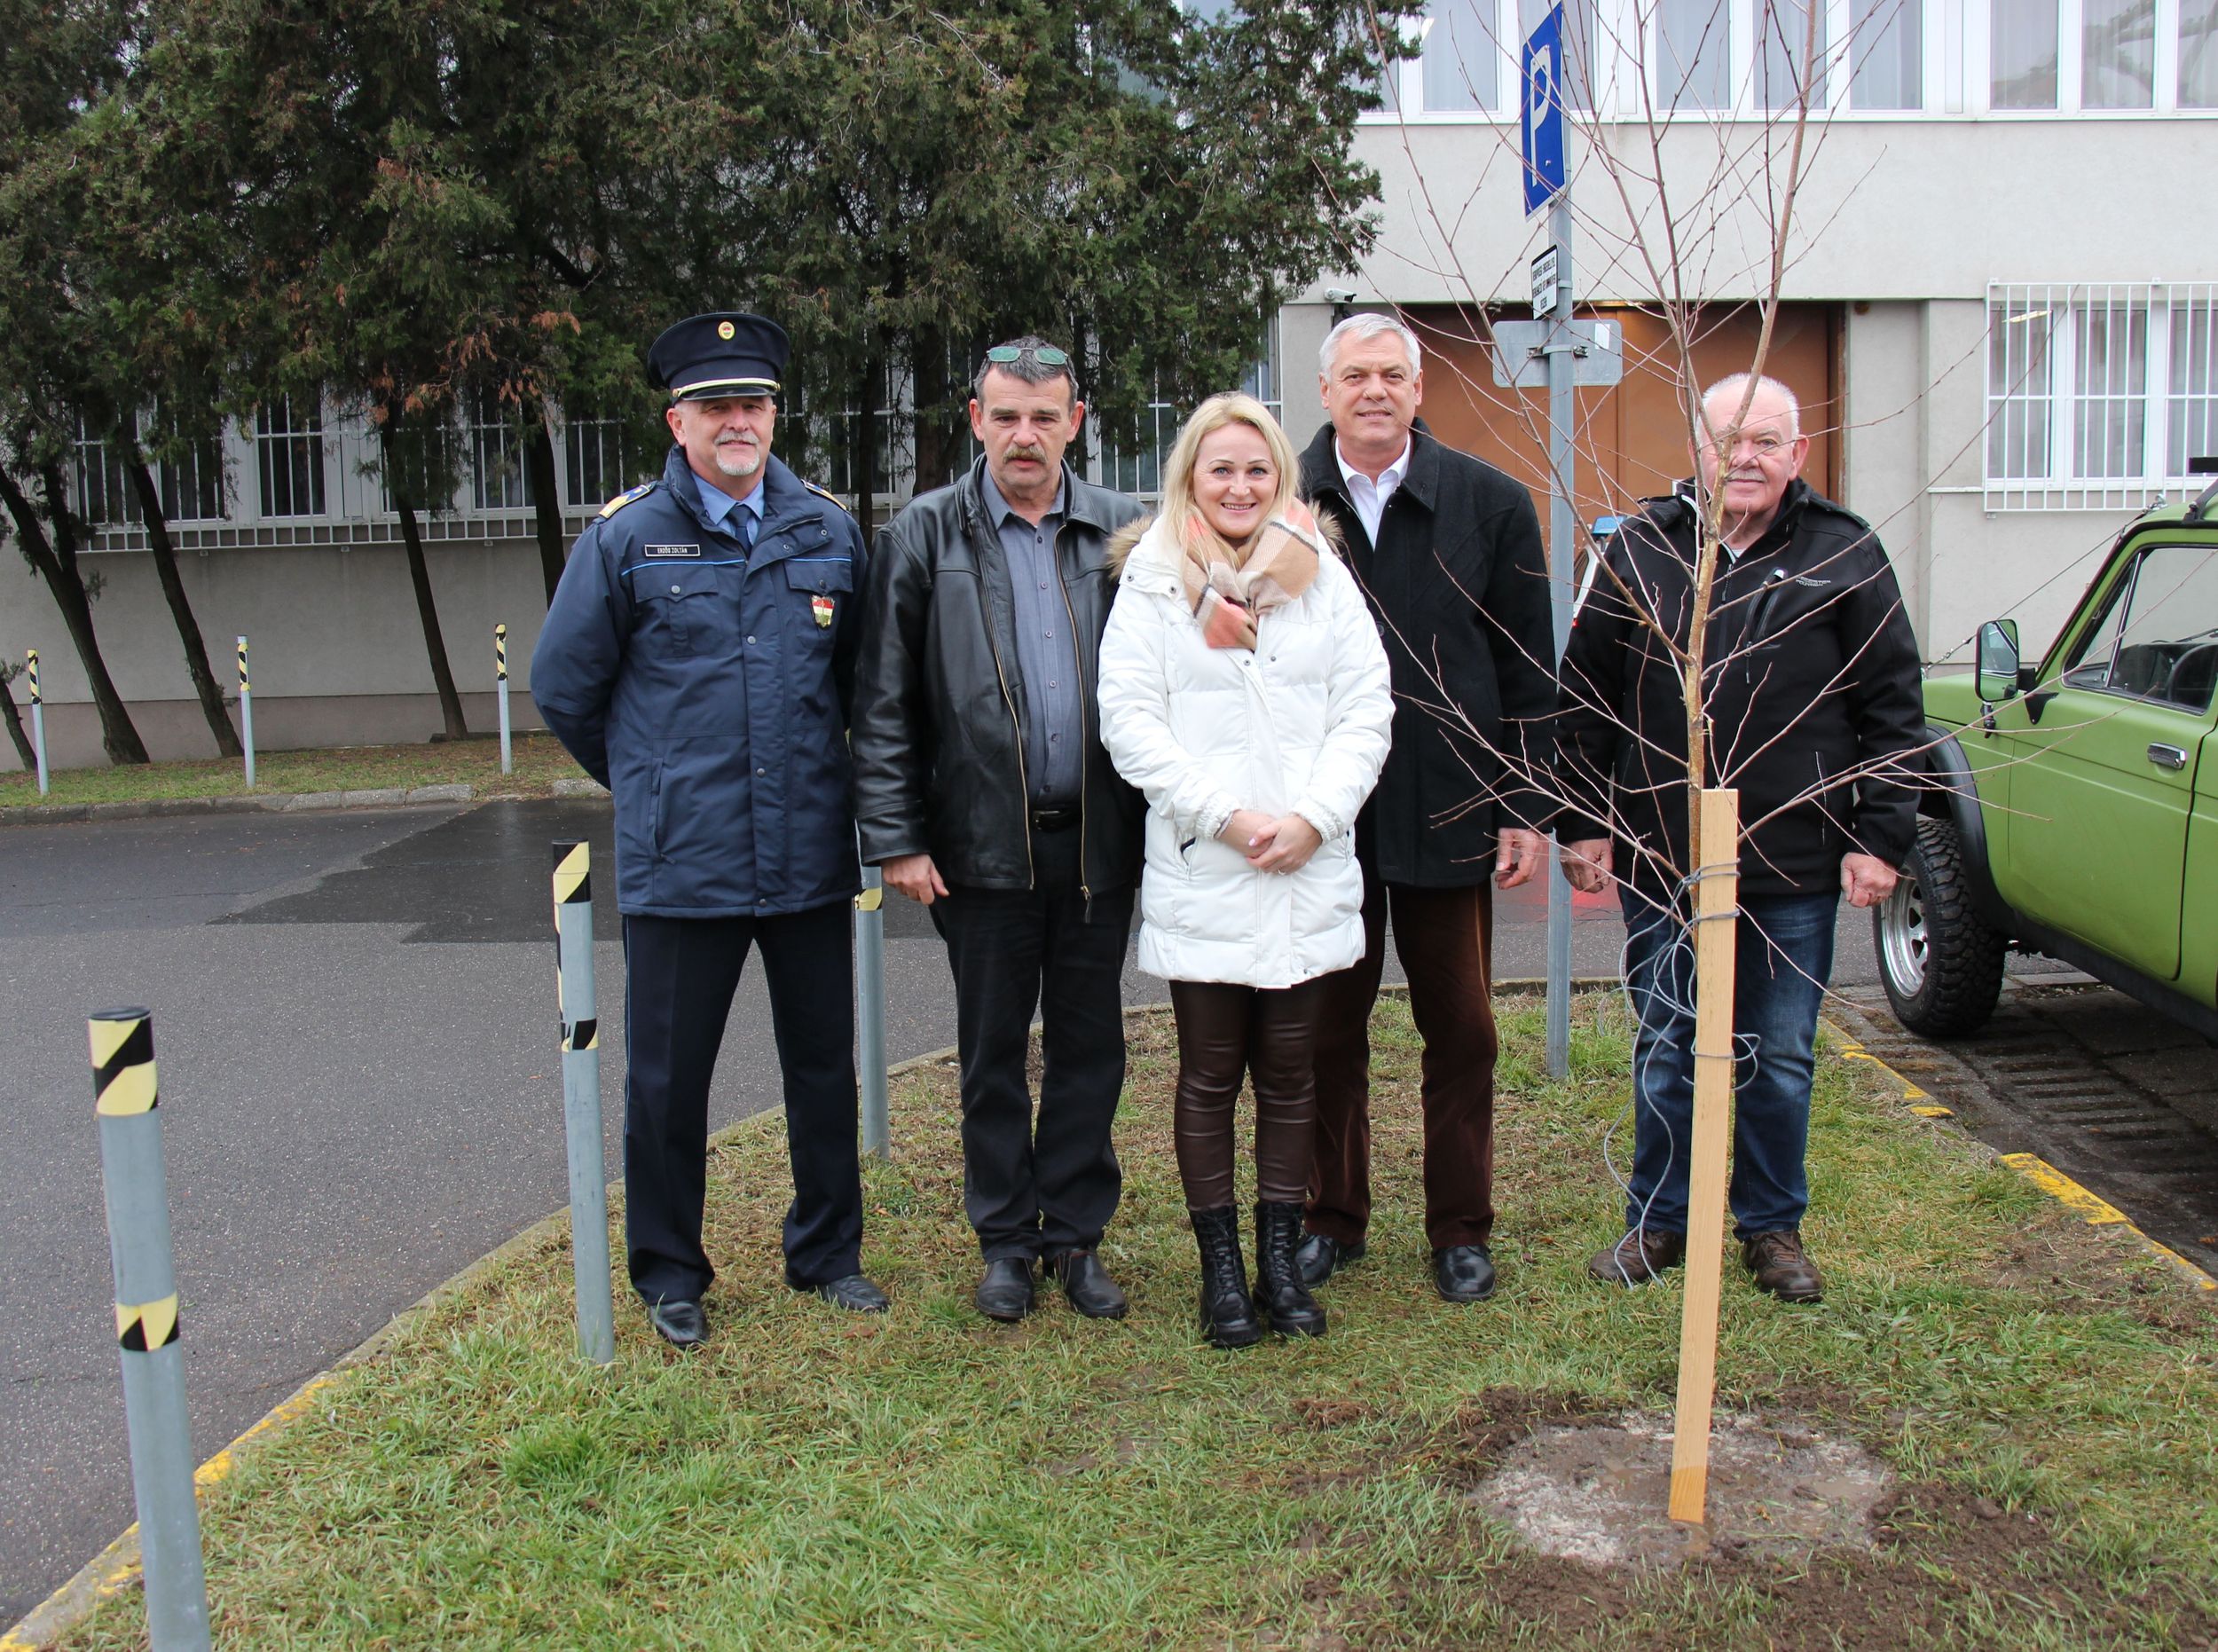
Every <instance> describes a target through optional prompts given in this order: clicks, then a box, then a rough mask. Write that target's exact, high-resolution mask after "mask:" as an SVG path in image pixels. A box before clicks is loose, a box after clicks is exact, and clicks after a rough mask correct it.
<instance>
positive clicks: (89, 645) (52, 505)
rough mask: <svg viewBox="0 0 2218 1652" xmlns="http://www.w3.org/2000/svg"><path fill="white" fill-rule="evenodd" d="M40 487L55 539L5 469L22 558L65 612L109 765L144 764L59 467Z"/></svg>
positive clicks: (3, 490) (2, 494) (46, 473)
mask: <svg viewBox="0 0 2218 1652" xmlns="http://www.w3.org/2000/svg"><path fill="white" fill-rule="evenodd" d="M39 483H40V486H41V488H42V489H43V492H45V495H46V506H47V511H48V514H49V516H50V519H51V521H52V523H53V524H54V531H53V535H52V537H51V539H49V537H48V536H47V532H46V530H45V529H44V528H43V526H41V525H40V523H39V516H38V513H37V512H36V511H35V510H34V509H33V508H32V507H31V501H30V500H29V499H28V497H27V496H26V495H25V493H24V492H23V491H22V489H20V488H19V487H17V486H16V484H15V478H14V477H12V476H9V475H8V474H7V472H6V471H4V470H0V500H4V501H5V503H6V505H7V507H8V514H9V515H11V516H12V517H14V518H15V530H16V536H17V538H18V539H20V541H21V543H22V547H23V555H25V556H26V557H27V558H28V559H29V561H30V564H31V566H32V567H33V568H34V569H35V570H37V572H38V576H39V578H42V579H43V580H45V581H46V588H47V590H48V591H50V592H51V593H52V594H53V598H54V606H55V607H56V608H58V609H59V610H61V623H62V625H64V626H65V627H66V628H67V630H68V633H69V641H71V643H72V644H74V645H75V648H76V650H77V658H78V659H79V660H80V661H81V662H82V663H83V665H84V674H85V681H86V682H87V684H88V685H90V688H91V689H92V705H93V709H94V710H95V711H97V712H99V714H100V749H101V750H102V751H105V752H106V753H107V759H108V761H109V762H111V763H114V764H115V765H117V766H118V767H121V766H122V765H123V764H126V763H144V762H145V761H146V742H145V741H143V740H141V739H140V738H139V737H138V728H135V727H134V726H133V725H132V723H131V714H130V712H128V711H127V710H125V709H124V706H123V696H122V695H121V694H119V693H117V692H116V688H115V680H114V678H112V677H110V676H109V675H108V668H107V662H106V660H104V659H103V658H101V657H100V641H99V639H98V637H97V636H96V635H94V633H93V629H92V598H91V595H90V593H88V592H87V591H86V590H85V586H84V577H83V575H82V574H81V573H80V572H79V571H78V569H77V527H76V523H75V519H74V518H73V517H71V516H70V515H69V512H68V507H67V505H66V504H65V503H64V501H65V500H67V498H68V497H69V496H68V493H67V491H66V490H65V488H64V485H63V483H62V476H61V470H60V468H59V467H58V466H54V465H42V466H41V467H40V468H39Z"/></svg>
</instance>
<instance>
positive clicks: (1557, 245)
mask: <svg viewBox="0 0 2218 1652" xmlns="http://www.w3.org/2000/svg"><path fill="white" fill-rule="evenodd" d="M1521 64H1522V71H1523V72H1522V75H1521V77H1520V79H1521V83H1522V91H1521V96H1520V100H1519V101H1520V108H1519V122H1518V124H1519V125H1520V127H1521V128H1522V149H1523V152H1524V162H1525V168H1524V172H1525V216H1527V217H1529V218H1530V216H1532V215H1533V214H1534V213H1536V212H1538V211H1539V210H1540V208H1542V207H1544V206H1545V207H1546V208H1548V241H1549V245H1548V247H1547V249H1546V251H1544V252H1543V253H1542V254H1541V255H1540V256H1539V257H1538V259H1536V260H1534V263H1533V292H1532V319H1533V324H1534V331H1536V332H1540V331H1541V330H1542V328H1543V326H1545V327H1546V331H1545V334H1544V339H1545V342H1543V343H1542V344H1541V346H1540V350H1541V351H1542V353H1544V354H1545V355H1546V358H1547V364H1548V472H1549V476H1550V478H1551V488H1552V491H1553V499H1552V500H1550V502H1549V507H1548V586H1549V604H1550V610H1551V614H1552V618H1553V632H1554V639H1555V660H1554V661H1552V662H1550V663H1551V664H1552V665H1553V664H1556V663H1557V662H1560V661H1561V659H1562V657H1563V649H1564V647H1565V645H1566V644H1567V643H1569V641H1570V638H1571V590H1572V578H1573V572H1574V570H1573V568H1572V563H1573V562H1574V560H1575V559H1576V558H1577V554H1578V546H1577V531H1578V530H1577V521H1576V519H1575V516H1574V510H1575V507H1574V504H1573V500H1572V498H1571V462H1572V454H1571V436H1572V429H1571V418H1572V412H1573V404H1572V395H1571V389H1572V386H1573V385H1574V384H1575V383H1576V382H1577V378H1576V374H1577V372H1578V359H1577V358H1578V357H1579V356H1580V355H1583V354H1585V349H1584V348H1583V347H1582V344H1581V342H1580V341H1579V340H1578V339H1577V337H1576V336H1575V334H1573V332H1572V326H1571V178H1570V169H1569V164H1568V161H1567V158H1566V154H1565V145H1564V130H1563V129H1564V120H1563V69H1564V63H1563V7H1562V5H1561V0H1559V3H1558V4H1555V5H1553V6H1551V7H1549V8H1548V11H1547V12H1546V15H1544V16H1543V17H1542V18H1541V20H1539V22H1538V23H1537V24H1536V25H1534V27H1533V31H1532V33H1531V34H1530V35H1528V36H1527V37H1526V40H1525V46H1524V51H1523V53H1522V58H1521ZM1510 376H1511V378H1512V379H1513V381H1514V379H1515V377H1516V374H1515V373H1514V370H1513V371H1512V373H1511V375H1510ZM1547 1056H1548V1076H1549V1077H1551V1078H1561V1077H1563V1076H1564V1074H1567V1073H1569V1071H1570V1069H1571V885H1570V884H1569V881H1568V880H1567V879H1566V878H1565V877H1564V876H1563V869H1562V866H1561V863H1560V862H1559V861H1557V859H1556V854H1555V841H1554V834H1553V832H1552V833H1550V834H1549V844H1548V1041H1547Z"/></svg>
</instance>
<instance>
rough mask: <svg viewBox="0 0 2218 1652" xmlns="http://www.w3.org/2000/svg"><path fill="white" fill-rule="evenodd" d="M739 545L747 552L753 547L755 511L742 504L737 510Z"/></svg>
mask: <svg viewBox="0 0 2218 1652" xmlns="http://www.w3.org/2000/svg"><path fill="white" fill-rule="evenodd" d="M739 547H740V549H741V550H743V551H747V552H752V551H753V550H754V548H755V513H754V512H753V511H751V510H749V509H747V508H746V507H741V509H740V512H739Z"/></svg>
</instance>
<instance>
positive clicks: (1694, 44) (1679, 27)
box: [1656, 0, 1733, 109]
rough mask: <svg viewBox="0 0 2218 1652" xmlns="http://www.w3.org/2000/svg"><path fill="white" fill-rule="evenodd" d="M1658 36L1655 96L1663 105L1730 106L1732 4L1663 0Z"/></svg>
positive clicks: (1725, 1) (1709, 0)
mask: <svg viewBox="0 0 2218 1652" xmlns="http://www.w3.org/2000/svg"><path fill="white" fill-rule="evenodd" d="M1656 101H1657V102H1658V103H1659V104H1660V105H1661V106H1663V107H1664V108H1666V109H1730V108H1731V107H1732V106H1733V11H1732V6H1731V4H1730V0H1662V3H1661V4H1659V5H1658V6H1657V8H1656Z"/></svg>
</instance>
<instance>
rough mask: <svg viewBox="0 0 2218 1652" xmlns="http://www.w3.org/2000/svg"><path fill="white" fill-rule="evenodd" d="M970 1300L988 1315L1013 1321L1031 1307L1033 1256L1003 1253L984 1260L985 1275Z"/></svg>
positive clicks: (981, 1311) (1006, 1321)
mask: <svg viewBox="0 0 2218 1652" xmlns="http://www.w3.org/2000/svg"><path fill="white" fill-rule="evenodd" d="M971 1301H972V1302H976V1303H977V1304H978V1310H979V1312H980V1313H982V1314H984V1315H985V1316H986V1317H987V1318H988V1319H998V1320H1000V1321H1002V1322H1003V1324H1004V1325H1014V1324H1016V1322H1017V1321H1018V1320H1019V1319H1021V1318H1024V1317H1025V1316H1026V1314H1028V1313H1030V1312H1031V1311H1032V1259H1031V1258H1030V1257H1029V1256H1003V1257H1002V1258H1001V1259H1000V1260H999V1261H998V1262H989V1263H987V1264H986V1277H985V1278H982V1279H980V1280H979V1282H978V1290H977V1292H976V1293H975V1294H973V1295H972V1296H971Z"/></svg>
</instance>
